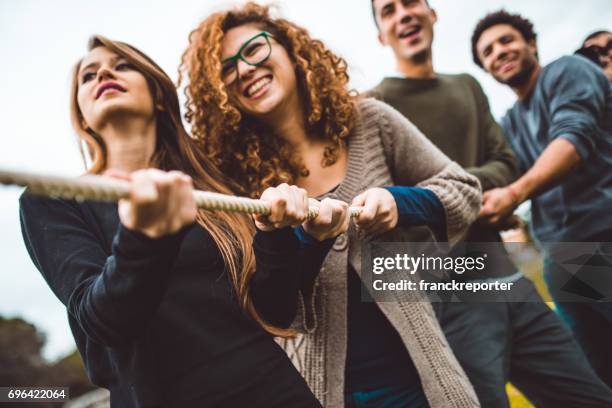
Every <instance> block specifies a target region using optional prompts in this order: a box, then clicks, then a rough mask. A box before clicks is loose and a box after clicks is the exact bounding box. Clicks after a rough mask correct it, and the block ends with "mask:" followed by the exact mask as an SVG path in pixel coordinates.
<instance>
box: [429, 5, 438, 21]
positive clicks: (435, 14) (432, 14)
mask: <svg viewBox="0 0 612 408" xmlns="http://www.w3.org/2000/svg"><path fill="white" fill-rule="evenodd" d="M429 12H430V13H431V21H432V22H434V23H435V22H436V21H438V13H436V10H435V9H432V8H430V9H429Z"/></svg>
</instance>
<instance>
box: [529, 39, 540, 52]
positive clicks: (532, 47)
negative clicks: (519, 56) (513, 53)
mask: <svg viewBox="0 0 612 408" xmlns="http://www.w3.org/2000/svg"><path fill="white" fill-rule="evenodd" d="M527 47H528V48H529V50H530V51H531V52H532V53H533V55H538V45H537V44H536V40H535V39H533V38H532V39H531V40H529V41H527Z"/></svg>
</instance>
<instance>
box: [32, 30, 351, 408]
mask: <svg viewBox="0 0 612 408" xmlns="http://www.w3.org/2000/svg"><path fill="white" fill-rule="evenodd" d="M71 113H72V123H73V126H74V128H75V129H76V131H77V133H78V134H79V136H80V138H81V140H82V142H83V144H84V155H85V157H86V158H87V162H89V163H91V164H90V166H89V168H88V173H94V174H106V175H109V174H111V175H113V176H114V177H120V178H124V179H126V180H128V181H129V183H130V189H131V195H130V198H129V199H125V200H121V201H120V203H119V206H118V207H117V206H116V205H114V204H112V203H101V202H77V201H69V200H56V199H51V198H43V197H37V196H33V195H31V194H28V193H27V192H26V193H25V194H24V195H23V196H22V198H21V221H22V228H23V235H24V240H25V242H26V246H27V248H28V251H29V253H30V255H31V257H32V260H33V261H34V263H35V264H36V266H37V268H38V269H39V270H40V271H41V273H42V274H43V276H44V278H45V279H46V281H47V283H48V284H49V286H50V287H51V289H52V290H53V291H54V293H55V294H56V295H57V297H58V298H59V299H60V300H61V301H62V302H63V303H64V304H65V305H66V308H67V312H68V318H69V322H70V326H71V329H72V332H73V334H74V337H75V340H76V343H77V347H78V349H79V352H80V353H81V356H82V357H83V359H84V361H85V366H86V368H87V372H88V375H89V377H90V379H91V381H92V382H93V383H94V384H97V385H99V386H101V387H105V388H108V389H109V390H110V392H111V397H110V398H111V405H112V406H120V407H127V406H129V407H162V406H163V407H172V406H176V407H209V406H210V407H212V406H215V407H217V406H224V407H237V406H260V407H288V406H300V407H314V406H319V404H318V402H317V401H316V399H315V398H314V396H313V395H312V393H311V392H310V390H309V389H308V387H307V385H306V384H305V382H304V380H303V379H302V378H301V377H300V375H299V374H298V373H297V371H296V370H295V369H294V367H293V366H292V365H291V363H290V361H289V360H288V359H287V357H286V355H285V354H284V353H283V352H282V350H281V349H280V348H279V347H278V345H277V344H276V343H274V341H273V339H272V337H271V336H270V335H269V334H270V333H272V334H277V335H279V334H285V333H286V332H287V331H286V330H282V329H279V328H275V327H274V326H272V325H270V324H268V323H266V322H265V321H264V320H263V319H262V318H261V317H260V316H259V315H258V314H257V312H256V311H255V309H254V308H253V306H252V300H251V295H250V285H249V279H250V277H251V276H252V275H253V273H254V271H255V270H257V271H258V272H259V273H261V274H264V275H274V274H279V273H289V271H292V270H293V269H299V268H300V267H301V265H300V256H299V255H300V251H301V246H300V241H299V239H298V235H296V234H295V233H294V231H292V229H291V228H289V227H298V226H300V225H302V227H301V228H300V230H301V232H300V234H301V236H305V235H308V236H310V239H312V238H315V240H314V241H316V242H318V241H317V240H325V239H326V238H328V237H329V236H334V234H338V233H341V232H342V231H343V230H344V229H345V228H346V224H347V217H348V216H347V215H346V206H342V205H339V204H338V203H331V204H330V202H327V203H324V204H321V205H320V207H321V209H320V212H321V214H322V215H323V217H320V219H318V221H308V222H304V220H305V218H306V212H307V209H308V199H307V197H306V194H305V192H304V191H303V190H302V189H299V188H297V187H295V186H289V185H287V184H284V185H280V186H278V187H271V188H269V189H267V190H266V191H265V192H264V193H263V194H262V197H261V198H262V200H264V201H267V202H268V203H269V205H270V207H271V210H272V212H271V215H270V216H269V217H267V218H262V217H260V218H258V219H257V227H258V228H257V232H256V231H255V230H256V228H255V227H254V226H253V222H252V220H251V219H250V217H249V216H248V215H245V214H238V213H226V212H211V211H206V210H202V209H200V210H198V209H197V208H196V205H195V201H194V198H193V188H194V187H196V188H198V189H202V190H208V191H213V192H217V193H226V194H233V193H234V190H232V189H231V188H230V184H229V183H228V182H227V180H226V179H225V178H224V177H223V175H222V174H221V173H220V172H219V170H218V169H216V168H215V166H213V165H211V164H210V161H209V160H208V159H206V157H205V156H204V155H203V154H202V153H201V152H200V151H199V150H198V149H197V148H196V144H195V141H194V140H193V139H192V138H191V137H190V136H189V135H188V134H187V132H186V131H185V130H184V128H183V125H182V123H181V120H180V112H179V103H178V97H177V93H176V89H175V87H174V85H173V83H172V81H171V80H170V79H169V77H168V76H167V75H166V74H165V73H164V72H163V71H162V69H161V68H160V67H159V66H158V65H157V64H155V62H153V61H152V60H151V59H150V58H149V57H147V56H146V55H145V54H143V53H142V52H140V51H139V50H137V49H136V48H134V47H132V46H130V45H128V44H125V43H122V42H117V41H111V40H109V39H106V38H104V37H101V36H94V37H92V39H91V41H90V43H89V47H88V53H87V55H85V57H84V58H83V59H82V60H80V61H79V62H78V63H77V65H76V67H75V70H74V75H73V87H72V94H71ZM332 207H333V208H332ZM332 210H333V211H332ZM331 213H334V217H335V218H334V219H333V220H332V217H331ZM326 217H327V218H326ZM322 219H323V220H322ZM326 220H327V221H326ZM311 245H312V243H311Z"/></svg>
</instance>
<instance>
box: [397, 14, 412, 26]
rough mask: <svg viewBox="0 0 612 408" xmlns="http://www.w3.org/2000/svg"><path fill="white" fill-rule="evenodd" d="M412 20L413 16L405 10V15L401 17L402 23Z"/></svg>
mask: <svg viewBox="0 0 612 408" xmlns="http://www.w3.org/2000/svg"><path fill="white" fill-rule="evenodd" d="M410 20H412V16H411V15H410V14H408V13H406V12H403V15H402V16H401V18H400V23H401V24H408V23H409V22H410Z"/></svg>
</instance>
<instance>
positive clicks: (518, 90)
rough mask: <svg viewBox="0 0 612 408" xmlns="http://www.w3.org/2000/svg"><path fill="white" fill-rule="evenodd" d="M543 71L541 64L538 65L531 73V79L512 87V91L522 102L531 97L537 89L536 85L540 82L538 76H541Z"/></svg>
mask: <svg viewBox="0 0 612 408" xmlns="http://www.w3.org/2000/svg"><path fill="white" fill-rule="evenodd" d="M541 69H542V67H541V66H540V64H537V65H536V66H535V68H534V69H533V71H532V72H531V75H529V78H527V80H526V81H525V82H524V83H522V84H521V85H517V86H513V87H512V90H513V91H514V93H515V94H516V96H518V99H519V100H520V101H524V100H525V99H527V98H528V97H529V95H531V92H532V91H533V88H534V87H535V84H536V82H537V80H538V76H539V75H540V71H541Z"/></svg>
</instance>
